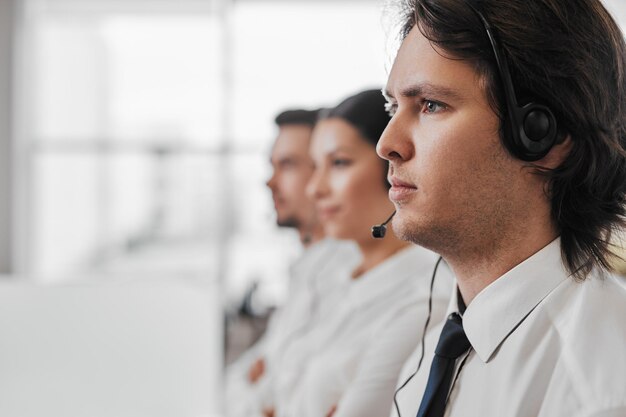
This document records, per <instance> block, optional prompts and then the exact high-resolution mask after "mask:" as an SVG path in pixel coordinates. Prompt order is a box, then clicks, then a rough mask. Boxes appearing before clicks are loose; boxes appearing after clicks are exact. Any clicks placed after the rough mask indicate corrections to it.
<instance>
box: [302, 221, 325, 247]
mask: <svg viewBox="0 0 626 417" xmlns="http://www.w3.org/2000/svg"><path fill="white" fill-rule="evenodd" d="M298 234H299V236H300V242H301V243H302V246H304V247H305V248H308V247H309V246H311V245H312V244H314V243H315V242H319V241H320V240H322V239H323V238H324V229H323V228H322V227H321V226H320V225H317V226H316V227H313V228H310V227H306V228H305V227H301V228H298Z"/></svg>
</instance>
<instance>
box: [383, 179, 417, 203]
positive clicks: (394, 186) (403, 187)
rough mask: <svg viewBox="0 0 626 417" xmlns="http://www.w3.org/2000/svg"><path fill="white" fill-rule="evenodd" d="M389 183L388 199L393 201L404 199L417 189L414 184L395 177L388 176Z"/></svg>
mask: <svg viewBox="0 0 626 417" xmlns="http://www.w3.org/2000/svg"><path fill="white" fill-rule="evenodd" d="M389 183H390V184H391V188H390V189H389V199H390V200H391V201H394V202H400V201H403V200H406V199H407V198H409V197H410V196H411V195H412V194H413V193H415V192H416V191H417V187H416V186H415V185H413V184H411V183H409V182H406V181H403V180H401V179H399V178H396V177H391V178H389Z"/></svg>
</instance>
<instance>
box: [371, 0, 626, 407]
mask: <svg viewBox="0 0 626 417" xmlns="http://www.w3.org/2000/svg"><path fill="white" fill-rule="evenodd" d="M402 3H403V5H404V7H405V9H404V10H403V17H404V18H403V22H402V23H403V28H402V31H401V34H402V37H403V41H402V45H401V47H400V49H399V51H398V54H397V56H396V58H395V62H394V64H393V67H392V69H391V72H390V75H389V80H388V83H387V87H386V96H387V97H388V101H389V110H390V112H391V113H392V114H393V118H392V120H391V122H390V124H389V125H388V127H387V129H386V130H385V132H384V133H383V136H382V138H381V140H380V141H379V143H378V153H379V155H380V156H381V157H383V158H385V159H387V160H388V161H389V162H390V171H389V180H390V182H391V184H392V188H391V190H390V192H389V195H390V198H391V200H392V201H393V202H394V203H395V206H396V209H397V214H396V216H395V218H394V220H393V228H394V230H395V231H396V233H397V234H399V235H401V236H403V237H404V238H405V239H408V240H411V241H413V242H415V243H418V244H420V245H422V246H425V247H427V248H429V249H432V250H434V251H436V252H438V253H440V254H441V255H442V256H443V258H444V259H445V260H446V261H447V263H448V264H449V265H450V267H451V268H452V269H453V271H454V273H455V275H456V277H457V290H456V291H455V294H454V296H453V299H452V301H451V303H450V306H449V310H448V313H449V316H448V320H447V321H446V322H445V323H443V324H442V325H440V326H438V327H435V328H433V329H431V330H432V331H431V332H430V333H429V335H428V336H427V337H426V339H425V340H424V343H423V345H422V346H421V347H419V348H418V349H417V350H416V352H415V355H414V357H413V358H412V359H411V360H410V361H409V363H407V365H406V366H405V370H404V371H403V375H401V377H400V380H399V389H398V392H397V394H396V407H394V410H393V411H392V413H393V414H394V415H399V416H401V417H414V416H417V417H425V416H429V417H434V416H443V415H444V414H445V415H446V416H448V417H458V416H464V417H467V416H481V417H490V416H493V417H506V416H516V417H530V416H533V417H535V416H538V417H548V416H550V417H555V416H557V417H558V416H563V417H565V416H568V417H570V416H603V417H609V416H611V417H613V416H614V417H617V416H625V415H626V388H625V387H626V284H625V281H624V279H623V278H618V277H616V276H614V275H611V274H610V273H609V272H607V269H608V265H609V263H610V261H611V257H612V253H611V247H610V245H609V239H610V237H611V234H612V233H613V232H615V231H616V230H619V229H622V228H623V227H624V215H625V191H626V149H625V148H626V120H625V119H626V118H625V117H624V116H625V115H624V112H625V111H626V78H625V74H626V46H625V45H624V37H623V34H622V33H621V31H620V29H619V28H618V26H617V24H616V23H615V21H614V20H613V18H612V17H611V16H610V14H609V13H608V12H607V11H606V10H605V8H604V7H603V6H602V4H601V2H600V1H599V0H570V1H567V2H564V1H558V0H484V1H476V0H474V1H472V0H413V1H412V2H409V3H410V4H407V2H402ZM422 359H423V360H422ZM416 370H417V371H416Z"/></svg>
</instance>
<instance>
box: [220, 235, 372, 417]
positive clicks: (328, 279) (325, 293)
mask: <svg viewBox="0 0 626 417" xmlns="http://www.w3.org/2000/svg"><path fill="white" fill-rule="evenodd" d="M360 259H361V255H360V252H359V250H358V248H357V247H356V246H355V245H354V243H352V242H348V241H337V240H334V239H323V240H321V241H319V242H316V243H314V244H312V245H311V246H309V247H308V248H306V249H305V250H304V251H303V253H302V256H301V257H300V258H299V259H298V260H297V261H296V262H295V263H294V264H293V265H291V267H290V270H289V271H290V283H289V296H288V298H287V300H286V302H285V304H284V305H283V306H281V307H280V308H279V309H278V310H277V311H276V312H275V313H274V314H273V315H272V317H271V319H270V322H269V323H268V327H267V330H266V332H265V334H264V335H263V336H262V338H261V339H260V340H259V341H258V342H257V343H256V344H255V345H254V346H252V347H251V348H250V349H249V350H248V351H246V352H245V353H244V354H243V355H242V356H241V357H240V358H239V359H238V360H237V361H235V362H234V363H233V364H231V365H230V366H229V367H228V368H227V369H226V381H225V385H226V388H225V391H226V392H225V403H226V414H227V415H228V416H230V417H239V416H241V417H244V416H245V417H248V416H253V415H260V413H261V411H262V406H263V404H264V403H265V401H264V400H263V399H264V398H265V397H267V394H266V393H265V392H266V391H267V390H268V389H269V388H268V386H269V385H268V384H269V381H270V379H271V377H270V375H271V373H272V369H273V368H274V367H275V362H276V360H277V358H280V357H281V355H282V351H283V350H284V349H285V348H286V347H287V346H289V344H290V343H291V342H292V341H294V340H297V339H298V338H299V337H300V336H301V335H302V334H306V332H307V331H308V329H309V327H311V326H313V325H314V324H315V322H316V320H317V317H318V316H319V315H321V314H323V311H324V310H325V309H328V308H329V306H328V304H329V303H333V302H336V301H337V299H338V298H340V297H341V291H342V288H343V287H346V286H347V284H348V283H349V281H348V279H347V278H346V274H347V273H348V271H350V270H352V268H354V267H355V266H356V265H357V264H358V262H359V261H360ZM260 358H262V359H263V360H264V362H265V372H264V374H263V376H262V377H261V378H260V379H259V380H258V381H257V382H256V383H250V381H249V380H248V371H249V369H250V367H251V366H252V364H253V363H254V362H256V361H257V360H258V359H260Z"/></svg>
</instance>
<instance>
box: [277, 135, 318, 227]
mask: <svg viewBox="0 0 626 417" xmlns="http://www.w3.org/2000/svg"><path fill="white" fill-rule="evenodd" d="M311 132H312V129H311V127H309V126H307V125H285V126H283V127H281V128H280V130H279V133H278V137H277V138H276V142H275V143H274V147H273V148H272V153H271V157H270V162H271V164H272V168H273V174H272V177H271V178H270V179H269V180H268V181H267V186H268V187H269V188H270V190H272V198H273V199H274V208H275V209H276V222H277V223H278V225H279V226H282V227H295V228H300V227H302V226H304V225H307V224H311V223H312V222H313V221H314V218H315V211H314V205H313V202H312V201H311V200H309V198H307V196H306V194H305V188H306V185H307V182H308V181H309V179H310V178H311V175H312V174H313V162H312V160H311V157H310V156H309V142H310V140H311Z"/></svg>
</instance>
